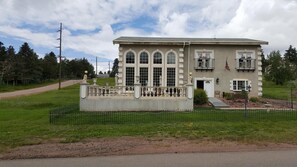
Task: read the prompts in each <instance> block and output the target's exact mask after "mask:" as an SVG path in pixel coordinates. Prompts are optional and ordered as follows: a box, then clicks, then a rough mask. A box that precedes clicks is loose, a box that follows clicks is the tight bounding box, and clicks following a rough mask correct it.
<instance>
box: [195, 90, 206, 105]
mask: <svg viewBox="0 0 297 167" xmlns="http://www.w3.org/2000/svg"><path fill="white" fill-rule="evenodd" d="M207 101H208V98H207V95H206V92H205V91H204V90H203V89H195V91H194V104H196V105H201V104H206V103H207Z"/></svg>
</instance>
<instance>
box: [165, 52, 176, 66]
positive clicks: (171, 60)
mask: <svg viewBox="0 0 297 167" xmlns="http://www.w3.org/2000/svg"><path fill="white" fill-rule="evenodd" d="M167 64H175V54H174V53H173V52H170V53H168V55H167Z"/></svg>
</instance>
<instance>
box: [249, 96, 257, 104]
mask: <svg viewBox="0 0 297 167" xmlns="http://www.w3.org/2000/svg"><path fill="white" fill-rule="evenodd" d="M250 101H251V102H253V103H256V102H258V101H259V99H258V98H257V97H251V98H250Z"/></svg>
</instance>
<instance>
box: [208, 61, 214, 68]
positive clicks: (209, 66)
mask: <svg viewBox="0 0 297 167" xmlns="http://www.w3.org/2000/svg"><path fill="white" fill-rule="evenodd" d="M212 61H213V59H209V60H208V63H209V64H208V68H210V69H213V65H212V63H213V62H212Z"/></svg>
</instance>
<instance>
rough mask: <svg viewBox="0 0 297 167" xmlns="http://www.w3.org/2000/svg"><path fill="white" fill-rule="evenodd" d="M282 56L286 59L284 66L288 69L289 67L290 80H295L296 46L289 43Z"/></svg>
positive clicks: (296, 70) (296, 71)
mask: <svg viewBox="0 0 297 167" xmlns="http://www.w3.org/2000/svg"><path fill="white" fill-rule="evenodd" d="M284 58H285V61H286V66H287V68H288V69H290V72H291V78H290V80H296V79H297V51H296V48H295V47H292V45H290V46H289V48H288V50H286V53H285V54H284Z"/></svg>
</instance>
